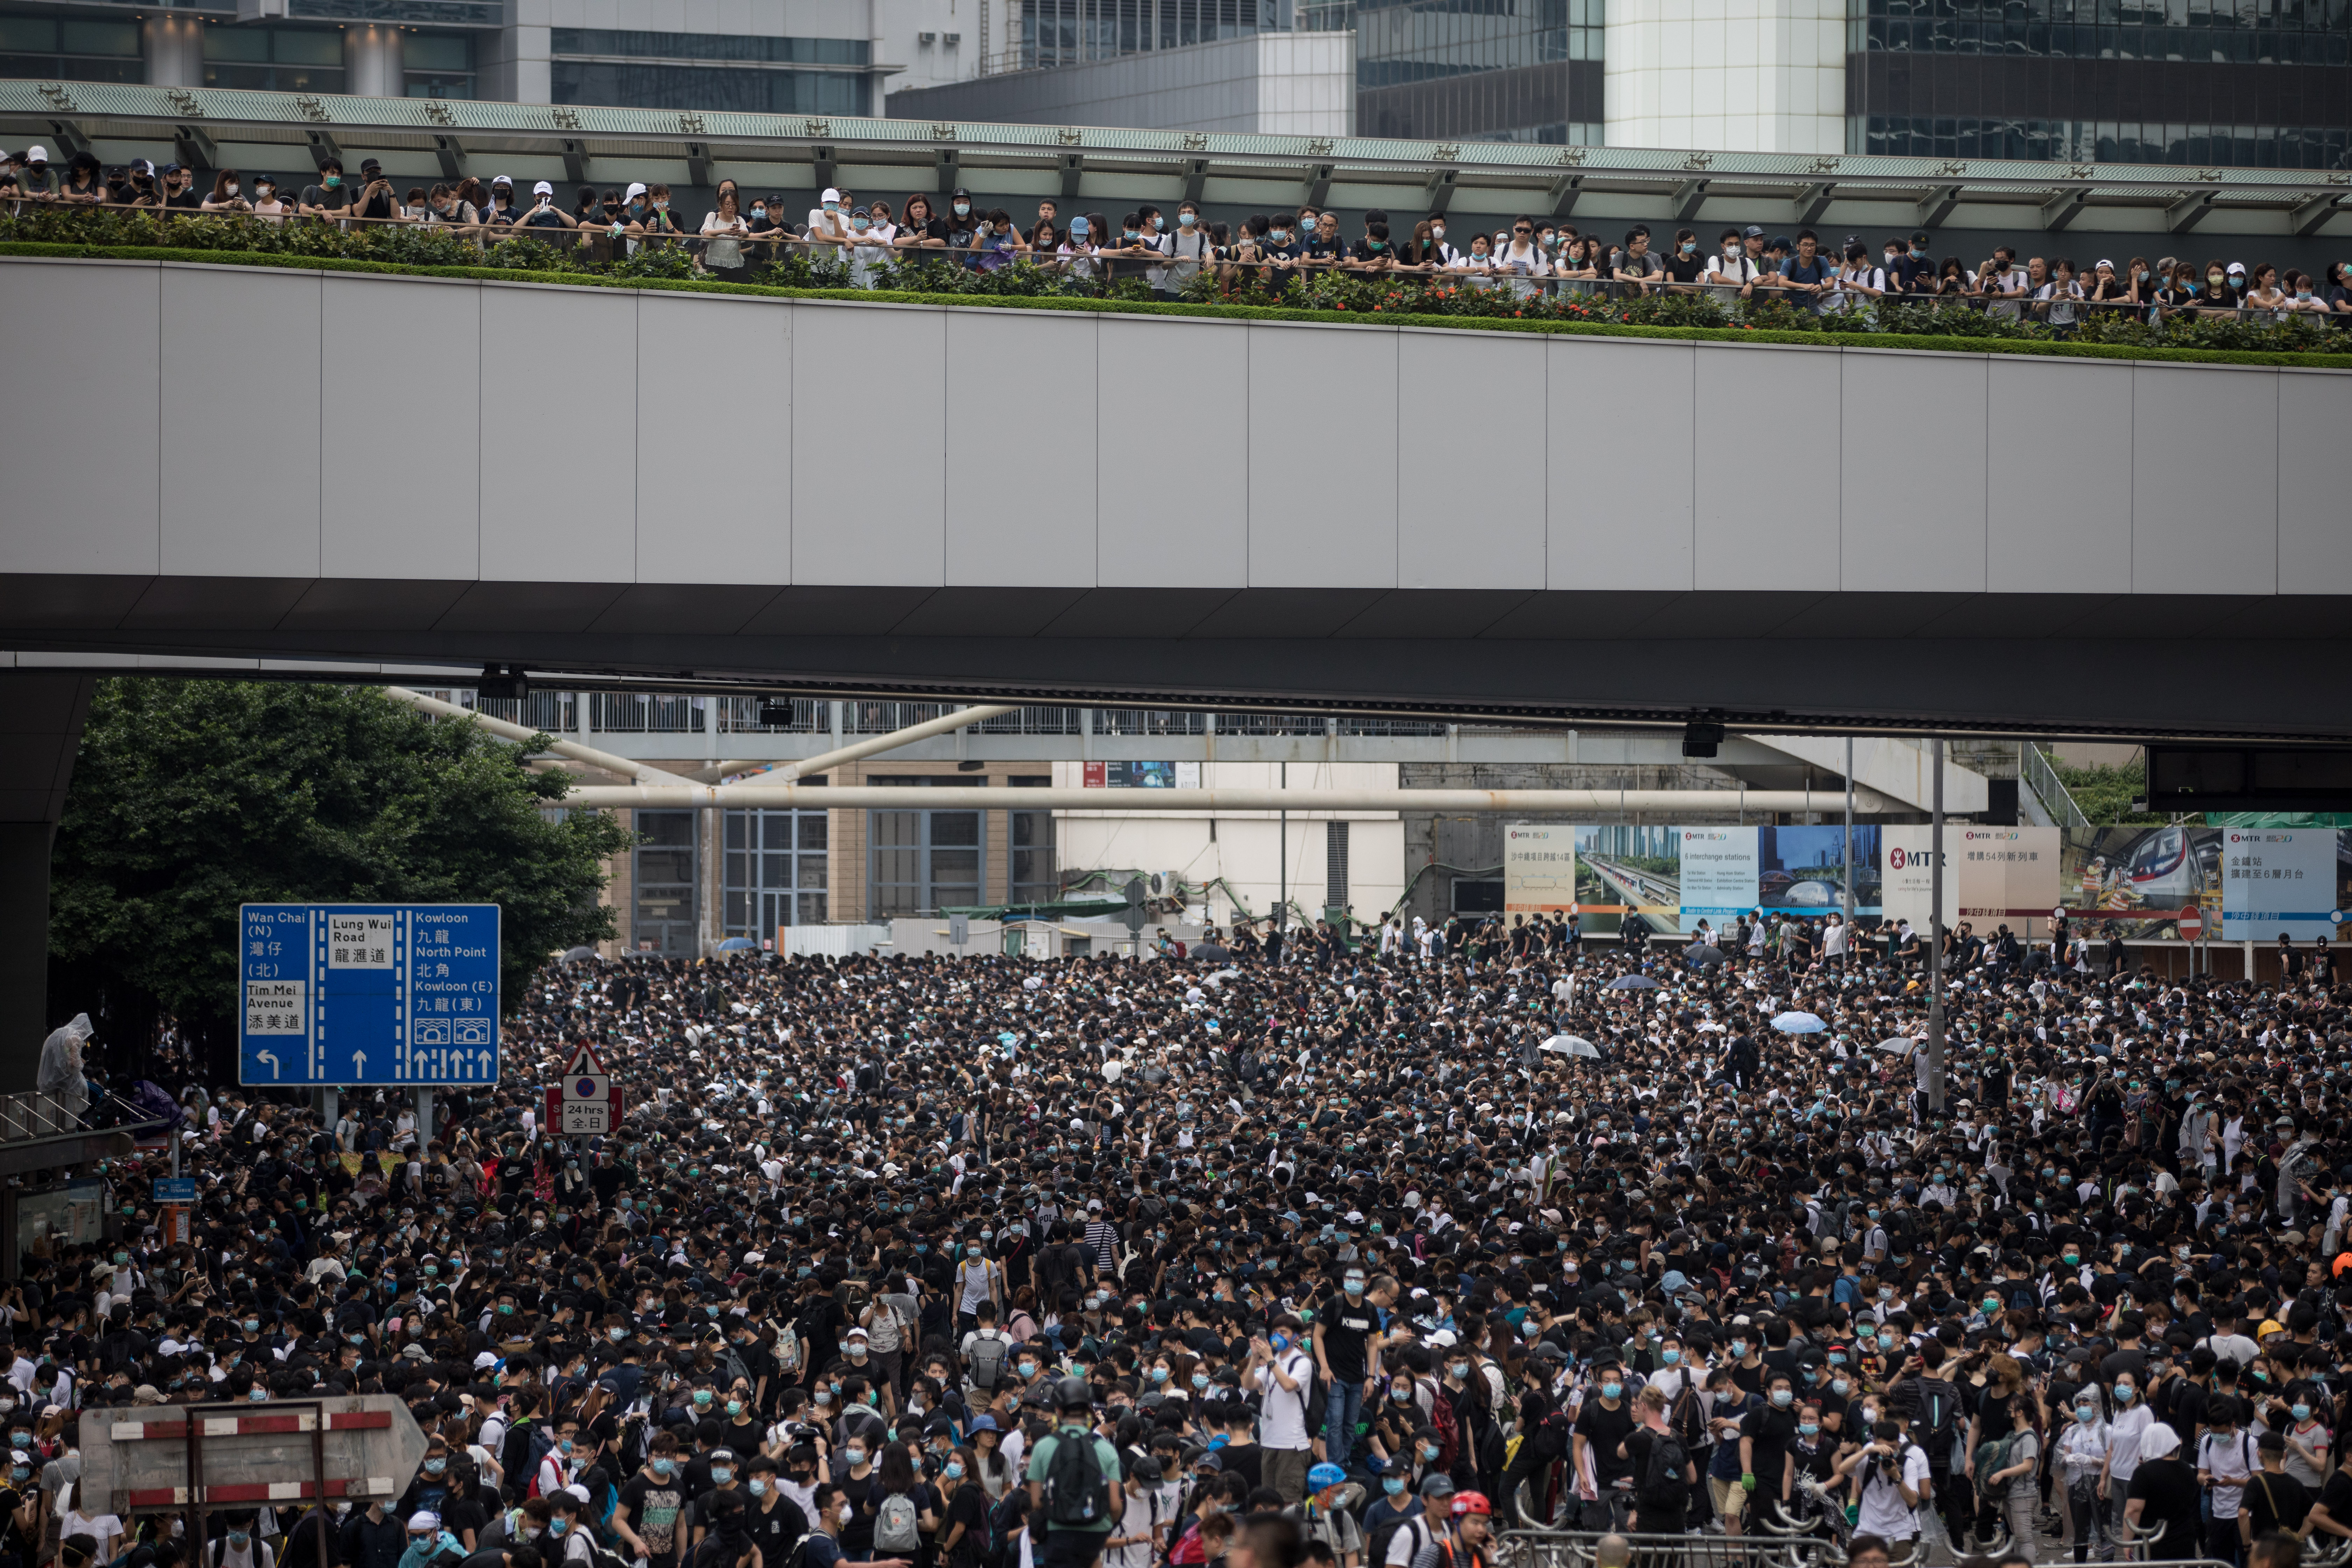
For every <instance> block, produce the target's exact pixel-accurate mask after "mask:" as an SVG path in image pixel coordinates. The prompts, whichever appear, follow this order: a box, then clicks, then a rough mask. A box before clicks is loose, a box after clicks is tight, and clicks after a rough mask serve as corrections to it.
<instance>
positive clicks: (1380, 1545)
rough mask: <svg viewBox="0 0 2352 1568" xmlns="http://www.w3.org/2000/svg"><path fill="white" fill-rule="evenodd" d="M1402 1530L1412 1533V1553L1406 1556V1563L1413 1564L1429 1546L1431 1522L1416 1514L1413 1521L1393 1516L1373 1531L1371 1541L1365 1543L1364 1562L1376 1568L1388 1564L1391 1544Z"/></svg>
mask: <svg viewBox="0 0 2352 1568" xmlns="http://www.w3.org/2000/svg"><path fill="white" fill-rule="evenodd" d="M1400 1530H1409V1531H1412V1542H1413V1545H1412V1552H1407V1553H1406V1554H1405V1561H1406V1562H1408V1563H1410V1562H1412V1559H1413V1557H1414V1556H1415V1555H1416V1554H1417V1553H1419V1552H1420V1551H1421V1549H1422V1548H1423V1547H1424V1546H1426V1545H1428V1544H1429V1521H1428V1519H1427V1518H1426V1517H1425V1516H1424V1515H1422V1514H1415V1515H1414V1516H1413V1517H1412V1518H1411V1519H1398V1518H1395V1517H1393V1516H1391V1518H1389V1519H1387V1520H1385V1521H1381V1524H1380V1525H1379V1526H1378V1527H1376V1528H1375V1529H1374V1530H1373V1531H1372V1536H1371V1539H1370V1541H1369V1542H1366V1543H1365V1548H1364V1561H1365V1562H1366V1563H1371V1564H1373V1565H1374V1568H1379V1565H1380V1564H1382V1563H1387V1562H1388V1560H1389V1543H1390V1542H1392V1541H1394V1540H1395V1539H1396V1533H1397V1531H1400Z"/></svg>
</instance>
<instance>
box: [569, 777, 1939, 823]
mask: <svg viewBox="0 0 2352 1568" xmlns="http://www.w3.org/2000/svg"><path fill="white" fill-rule="evenodd" d="M563 804H564V805H567V806H582V807H599V808H616V807H632V808H635V809H638V810H650V811H662V810H673V811H674V810H678V809H681V808H691V809H696V810H703V811H709V810H714V809H719V808H724V807H730V806H755V807H760V808H762V809H765V810H772V811H775V810H784V809H787V808H791V807H798V808H799V809H801V810H803V811H817V810H824V809H825V808H827V807H831V808H833V809H835V810H850V811H868V810H871V811H929V810H937V809H939V808H940V807H942V806H950V805H951V806H954V807H956V808H957V809H958V810H964V809H970V810H973V811H1434V812H1443V813H1448V814H1457V815H1469V814H1473V813H1506V814H1510V813H1521V814H1527V815H1535V814H1537V813H1544V814H1557V813H1560V812H1586V813H1591V812H1633V811H1666V812H1676V811H1681V812H1742V813H1744V812H1750V811H1753V812H1780V811H1820V812H1828V811H1842V810H1843V809H1844V805H1845V792H1844V790H1843V787H1839V788H1829V789H1818V790H1815V789H1120V790H1108V789H982V788H973V789H956V790H940V789H929V788H924V787H921V786H919V785H918V786H896V785H885V784H849V785H835V784H727V785H720V786H713V785H709V784H644V785H635V786H633V785H627V784H612V785H608V784H584V785H575V786H574V787H573V788H572V792H571V793H570V794H569V795H565V796H564V797H563ZM1853 808H1854V810H1855V811H1856V812H1857V813H1859V814H1861V815H1863V816H1883V815H1885V814H1887V813H1889V812H1892V811H1894V810H1896V809H1898V808H1897V806H1896V805H1895V803H1894V802H1892V801H1890V800H1888V799H1887V797H1886V796H1885V795H1880V794H1879V793H1878V792H1877V791H1875V790H1867V789H1858V790H1856V791H1854V797H1853Z"/></svg>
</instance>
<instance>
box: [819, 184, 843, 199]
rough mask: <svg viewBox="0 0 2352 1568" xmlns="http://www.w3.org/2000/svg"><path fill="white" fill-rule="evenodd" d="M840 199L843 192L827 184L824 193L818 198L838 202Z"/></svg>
mask: <svg viewBox="0 0 2352 1568" xmlns="http://www.w3.org/2000/svg"><path fill="white" fill-rule="evenodd" d="M840 199H841V193H840V192H839V191H836V190H835V189H834V188H833V187H832V186H831V185H827V186H825V188H824V195H821V196H819V197H818V198H817V200H818V201H819V202H837V201H839V200H840Z"/></svg>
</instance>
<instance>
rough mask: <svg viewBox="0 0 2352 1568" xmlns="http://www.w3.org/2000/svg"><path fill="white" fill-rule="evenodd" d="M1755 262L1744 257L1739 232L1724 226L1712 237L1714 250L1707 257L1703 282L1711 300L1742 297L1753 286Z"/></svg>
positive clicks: (1749, 291) (1746, 250) (1754, 282)
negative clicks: (1719, 232)
mask: <svg viewBox="0 0 2352 1568" xmlns="http://www.w3.org/2000/svg"><path fill="white" fill-rule="evenodd" d="M1756 275H1757V268H1756V263H1755V262H1754V261H1752V260H1750V259H1749V258H1748V248H1747V247H1746V246H1745V245H1743V244H1742V243H1741V242H1740V237H1739V231H1738V229H1736V228H1727V229H1725V230H1724V231H1723V233H1722V234H1720V235H1718V236H1717V237H1716V253H1715V254H1714V255H1713V256H1711V257H1709V258H1707V262H1706V276H1705V279H1704V281H1705V282H1706V291H1707V294H1708V296H1709V298H1711V299H1715V300H1725V301H1729V300H1745V299H1747V298H1748V296H1749V295H1751V294H1753V293H1754V292H1755V289H1756Z"/></svg>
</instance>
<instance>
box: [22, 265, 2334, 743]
mask: <svg viewBox="0 0 2352 1568" xmlns="http://www.w3.org/2000/svg"><path fill="white" fill-rule="evenodd" d="M0 310H5V314H6V316H7V319H8V320H9V321H11V322H12V323H14V326H13V329H12V332H13V336H14V340H15V341H14V343H13V345H12V346H13V353H12V361H13V366H14V369H15V372H16V374H11V375H9V376H7V377H5V378H0V428H5V429H6V430H7V431H8V432H9V433H10V435H9V439H10V444H11V449H12V451H13V452H14V453H15V454H16V461H13V462H12V464H11V466H10V472H9V475H8V479H7V480H6V483H5V486H0V649H8V650H13V653H12V655H11V656H9V658H10V662H12V663H13V664H14V665H15V667H16V668H18V669H22V670H47V671H50V672H53V673H63V672H68V671H85V670H89V669H97V668H118V667H119V661H120V660H121V659H122V658H125V657H126V656H129V657H132V658H136V659H137V660H138V661H139V662H140V663H142V664H151V665H152V667H154V668H185V669H194V670H205V669H223V670H231V669H245V670H249V669H250V668H253V665H252V662H251V661H255V660H262V661H278V668H282V669H283V670H285V671H286V672H288V673H299V671H300V665H301V661H304V660H310V659H332V660H337V661H342V662H346V663H349V662H365V661H369V660H378V661H386V662H401V663H412V664H413V663H418V662H436V661H447V662H449V663H451V664H453V665H471V666H474V667H476V668H478V667H479V666H480V665H481V664H483V663H497V664H500V665H512V666H516V667H520V668H521V669H522V670H524V671H526V672H531V673H543V674H545V675H548V676H550V677H553V678H583V677H594V678H597V679H599V680H615V679H617V680H622V681H629V680H643V681H647V682H663V681H693V682H699V683H705V684H709V683H719V682H741V683H743V684H745V685H746V686H748V687H752V688H758V689H770V690H795V691H803V692H810V693H825V692H834V693H848V692H873V693H904V694H908V695H924V696H940V697H948V698H971V699H981V698H1003V699H1005V700H1014V701H1024V702H1027V701H1035V702H1048V701H1058V702H1070V703H1102V704H1118V703H1122V702H1127V701H1148V702H1150V703H1152V704H1154V705H1160V704H1184V705H1202V706H1229V707H1254V706H1265V705H1295V706H1299V707H1305V708H1342V709H1352V710H1402V711H1412V712H1420V713H1433V714H1447V715H1474V714H1482V713H1484V714H1498V715H1510V716H1520V717H1541V716H1553V717H1559V718H1563V719H1574V720H1578V721H1582V722H1585V723H1588V724H1589V723H1594V722H1601V721H1611V720H1622V721H1651V722H1658V721H1664V722H1676V723H1679V722H1682V721H1686V720H1688V719H1690V718H1692V717H1694V716H1705V717H1719V718H1720V719H1721V720H1722V721H1724V722H1726V723H1727V724H1730V725H1733V726H1736V727H1742V728H1748V729H1754V730H1772V729H1779V728H1797V729H1808V728H1822V729H1830V730H1835V731H1851V730H1864V731H1868V730H1905V729H1916V728H1922V727H1934V728H1940V729H1946V730H1956V731H1969V730H1993V731H2053V732H2075V733H2084V734H2103V733H2104V734H2120V735H2134V736H2149V735H2252V736H2299V737H2315V738H2333V737H2335V736H2336V735H2338V734H2340V733H2341V732H2342V731H2345V730H2346V729H2347V722H2346V719H2347V711H2346V710H2347V702H2346V699H2345V698H2344V696H2343V695H2342V681H2341V679H2340V676H2339V673H2338V672H2339V670H2340V669H2341V668H2342V665H2343V662H2344V659H2343V656H2344V654H2345V652H2346V645H2347V639H2352V506H2347V500H2346V488H2345V485H2344V481H2343V474H2344V471H2345V469H2344V464H2343V460H2342V439H2343V433H2344V432H2345V431H2347V430H2348V429H2352V373H2344V372H2335V371H2318V370H2305V369H2286V368H2280V367H2275V366H2268V365H2262V366H2211V365H2185V364H2179V363H2145V362H2131V361H2116V360H2089V359H2061V358H2050V357H2039V356H2028V355H2021V354H1998V353H1994V354H1981V355H1979V354H1962V353H1916V352H1890V351H1885V350H1839V349H1831V348H1814V347H1797V346H1780V345H1764V344H1752V343H1739V344H1723V343H1693V342H1663V341H1643V340H1627V339H1619V338H1603V337H1589V336H1564V335H1549V336H1541V335H1535V334H1519V333H1510V332H1483V331H1424V330H1413V329H1403V330H1399V329H1392V328H1376V327H1369V326H1336V325H1326V324H1321V323H1294V322H1281V321H1249V322H1241V321H1213V320H1206V319H1200V318H1173V317H1143V316H1129V315H1113V314H1082V313H1076V312H1071V313H1059V312H1047V311H1036V310H990V309H984V308H980V309H940V308H933V307H906V306H891V305H881V304H859V303H843V302H835V301H821V300H772V299H752V298H743V297H723V296H709V295H691V294H675V293H659V292H643V293H640V292H635V291H632V290H627V289H584V288H583V289H573V288H561V287H545V286H537V285H530V284H510V283H496V282H476V281H467V280H456V279H421V278H417V279H412V278H394V277H384V276H370V275H356V274H340V273H329V274H325V275H323V276H322V275H320V274H319V273H315V272H294V271H283V272H281V271H275V270H268V269H262V268H226V267H207V266H198V265H178V264H155V263H148V262H137V263H131V262H105V261H47V260H40V261H35V260H28V259H25V258H5V259H0Z"/></svg>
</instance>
